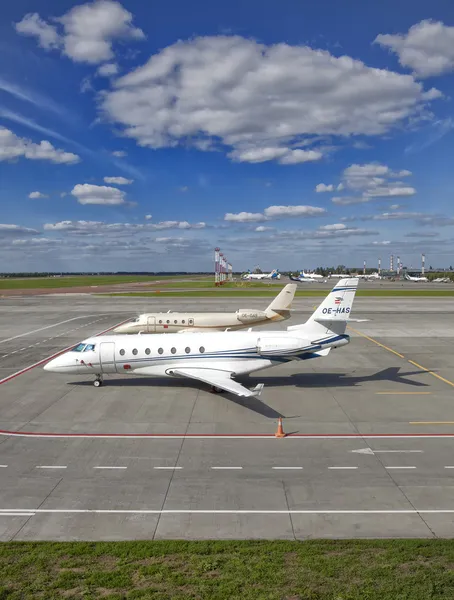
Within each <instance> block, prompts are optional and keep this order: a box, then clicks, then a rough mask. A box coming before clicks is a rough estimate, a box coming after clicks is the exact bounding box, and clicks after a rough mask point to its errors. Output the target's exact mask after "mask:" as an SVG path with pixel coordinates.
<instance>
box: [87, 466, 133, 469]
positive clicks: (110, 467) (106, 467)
mask: <svg viewBox="0 0 454 600" xmlns="http://www.w3.org/2000/svg"><path fill="white" fill-rule="evenodd" d="M127 468H128V467H113V466H98V467H93V469H127Z"/></svg>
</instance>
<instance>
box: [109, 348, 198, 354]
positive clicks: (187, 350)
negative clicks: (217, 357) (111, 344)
mask: <svg viewBox="0 0 454 600" xmlns="http://www.w3.org/2000/svg"><path fill="white" fill-rule="evenodd" d="M184 351H185V352H186V354H189V353H190V352H191V348H189V346H186V348H185V349H184ZM170 352H171V353H172V354H176V352H177V349H176V348H171V349H170ZM199 352H200V354H203V353H204V352H205V348H204V347H203V346H200V348H199ZM132 353H133V354H134V356H137V354H138V353H139V351H138V350H137V348H134V349H133V351H132ZM125 354H126V350H123V348H122V349H121V350H120V356H124V355H125ZM145 354H146V355H149V354H151V350H150V348H145ZM158 354H164V349H163V348H158Z"/></svg>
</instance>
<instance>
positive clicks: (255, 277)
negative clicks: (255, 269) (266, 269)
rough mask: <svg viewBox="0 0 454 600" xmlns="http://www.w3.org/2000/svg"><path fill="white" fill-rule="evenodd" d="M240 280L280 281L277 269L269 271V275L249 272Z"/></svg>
mask: <svg viewBox="0 0 454 600" xmlns="http://www.w3.org/2000/svg"><path fill="white" fill-rule="evenodd" d="M242 278H243V279H245V280H248V281H253V280H259V281H261V280H262V279H280V278H281V274H280V273H279V269H274V270H273V271H271V273H251V272H250V271H248V272H247V273H245V274H244V275H243V277H242Z"/></svg>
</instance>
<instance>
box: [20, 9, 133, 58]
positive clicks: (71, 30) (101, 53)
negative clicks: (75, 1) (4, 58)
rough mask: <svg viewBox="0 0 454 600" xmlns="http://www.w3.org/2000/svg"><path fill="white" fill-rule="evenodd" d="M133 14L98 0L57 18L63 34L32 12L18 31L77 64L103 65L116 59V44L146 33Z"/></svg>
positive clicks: (21, 22)
mask: <svg viewBox="0 0 454 600" xmlns="http://www.w3.org/2000/svg"><path fill="white" fill-rule="evenodd" d="M132 19H133V15H132V14H131V13H130V12H129V11H127V10H126V9H125V8H124V7H123V6H122V5H121V4H120V3H119V2H115V1H114V0H96V1H95V2H87V3H86V4H79V5H77V6H74V7H73V8H71V9H70V10H69V11H68V12H67V13H66V14H64V15H63V16H61V17H59V18H53V19H52V20H53V21H54V22H55V23H58V24H59V25H61V26H62V28H63V31H61V32H59V31H58V30H57V28H56V27H55V26H53V25H50V24H49V23H47V22H46V21H44V20H43V19H42V18H41V17H40V16H39V15H38V14H37V13H29V14H27V15H25V16H24V18H23V19H22V20H21V21H20V22H19V23H16V31H17V32H18V33H20V34H22V35H32V36H36V37H37V38H38V43H39V45H40V46H42V47H43V48H46V49H47V50H49V49H53V48H59V49H61V51H62V52H63V54H65V55H66V56H68V57H69V58H70V59H72V60H73V61H75V62H82V63H88V64H93V65H95V64H99V63H102V62H105V61H110V60H112V58H113V57H114V53H113V49H112V46H113V43H114V42H115V41H117V40H121V39H135V40H142V39H144V38H145V35H144V33H143V31H142V30H141V29H139V28H137V27H134V26H133V25H132Z"/></svg>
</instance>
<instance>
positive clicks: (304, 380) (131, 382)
mask: <svg viewBox="0 0 454 600" xmlns="http://www.w3.org/2000/svg"><path fill="white" fill-rule="evenodd" d="M427 373H430V371H421V370H418V371H408V372H404V373H401V372H400V367H388V368H387V369H383V370H382V371H378V372H377V373H373V374H372V375H362V376H355V375H349V374H344V373H295V374H293V375H284V376H281V377H260V375H259V374H257V375H255V376H254V377H246V378H245V377H242V378H239V379H238V381H239V382H240V383H242V384H243V385H245V386H250V385H251V384H252V381H255V380H257V382H260V383H264V384H265V386H266V387H265V389H267V388H275V387H284V386H295V387H298V388H305V389H307V390H308V391H310V389H311V388H323V387H356V386H359V385H361V384H363V383H367V382H369V381H393V382H395V383H400V384H404V385H410V386H415V387H429V385H428V384H427V383H424V382H422V381H414V380H412V379H408V377H411V376H414V375H424V374H427ZM68 383H70V385H75V386H88V385H92V382H91V381H73V382H68ZM106 385H108V386H109V387H125V388H130V387H139V386H143V387H148V388H153V387H161V386H164V387H166V386H170V385H171V386H172V387H179V388H183V387H185V388H192V389H206V386H204V384H202V383H197V382H196V381H190V380H181V379H180V380H172V381H170V380H169V378H168V377H162V378H161V377H156V378H149V377H134V379H108V380H107V381H106ZM213 395H214V396H218V394H213ZM221 396H223V397H226V398H228V399H229V401H231V402H233V403H234V404H237V405H238V406H242V407H243V408H247V409H249V410H252V411H253V412H255V413H257V414H259V415H261V416H263V417H267V418H269V419H278V418H279V417H282V418H284V416H285V415H283V414H281V413H280V412H278V411H276V410H274V409H273V408H271V407H270V406H268V405H266V404H265V403H264V402H262V401H261V400H260V399H259V398H256V397H253V396H252V397H249V398H244V397H239V396H235V395H234V394H229V393H227V392H225V393H223V394H221ZM297 416H298V415H294V416H292V417H290V416H287V417H286V418H287V419H289V418H297Z"/></svg>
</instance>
